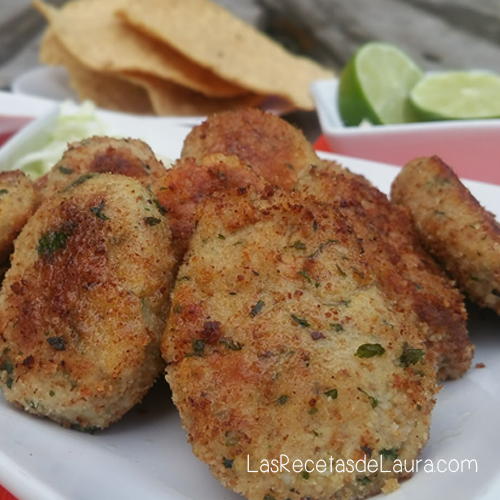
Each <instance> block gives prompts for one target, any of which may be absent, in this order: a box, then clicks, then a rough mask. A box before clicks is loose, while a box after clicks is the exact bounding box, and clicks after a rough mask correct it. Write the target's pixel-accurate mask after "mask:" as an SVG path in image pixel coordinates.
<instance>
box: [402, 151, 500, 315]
mask: <svg viewBox="0 0 500 500" xmlns="http://www.w3.org/2000/svg"><path fill="white" fill-rule="evenodd" d="M392 200H393V201H394V203H396V204H398V205H402V206H405V207H407V208H408V210H409V211H410V213H411V217H412V219H413V221H414V223H415V226H416V228H417V230H418V232H419V234H420V236H421V238H422V241H423V243H424V245H425V246H426V248H427V249H428V250H429V252H430V253H431V254H432V255H434V256H435V257H436V259H438V261H439V262H440V263H441V265H442V266H443V267H444V268H445V269H446V270H447V271H448V272H449V274H450V276H451V277H452V278H453V279H454V280H456V282H457V283H458V285H459V287H460V288H461V290H462V291H463V292H464V293H465V294H467V295H468V296H469V298H470V299H471V300H472V301H474V302H476V303H477V304H478V305H480V306H481V307H490V308H492V309H494V310H495V311H496V312H497V313H498V314H500V226H499V225H498V223H497V221H496V220H495V217H494V216H493V215H492V214H491V213H489V212H488V211H487V210H485V209H484V208H483V207H482V206H481V205H480V204H479V202H478V201H477V200H476V199H475V198H474V197H473V196H472V195H471V193H470V192H469V190H468V189H467V188H466V187H465V186H464V185H463V184H462V183H461V182H460V179H459V178H458V177H457V176H456V174H455V173H454V172H453V170H452V169H451V168H450V167H449V166H448V165H446V164H445V163H444V162H443V161H442V160H441V159H440V158H438V157H437V156H433V157H430V158H417V159H415V160H413V161H411V162H410V163H408V164H407V165H406V166H405V167H404V168H403V169H402V170H401V172H400V173H399V175H398V176H397V177H396V179H395V180H394V183H393V186H392Z"/></svg>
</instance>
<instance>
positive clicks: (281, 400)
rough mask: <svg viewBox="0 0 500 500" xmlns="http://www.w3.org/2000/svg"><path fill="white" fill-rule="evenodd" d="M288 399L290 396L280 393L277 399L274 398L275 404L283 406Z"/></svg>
mask: <svg viewBox="0 0 500 500" xmlns="http://www.w3.org/2000/svg"><path fill="white" fill-rule="evenodd" d="M289 399H290V396H287V395H286V394H282V395H281V396H280V397H279V398H278V399H277V400H276V405H277V406H283V405H284V404H286V403H288V400H289Z"/></svg>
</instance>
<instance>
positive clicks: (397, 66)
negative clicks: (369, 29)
mask: <svg viewBox="0 0 500 500" xmlns="http://www.w3.org/2000/svg"><path fill="white" fill-rule="evenodd" d="M420 78H422V71H421V70H420V68H419V67H418V66H417V65H416V64H415V63H414V62H413V61H412V60H411V59H410V58H409V57H408V56H407V55H406V54H404V53H403V52H401V50H399V49H398V48H396V47H394V46H393V45H390V44H387V43H380V42H370V43H367V44H365V45H363V46H362V47H361V48H360V49H358V51H357V52H356V53H355V54H354V56H353V57H352V59H351V60H350V61H349V63H348V64H347V66H346V67H345V68H344V70H343V71H342V74H341V75H340V84H339V95H338V105H339V111H340V115H341V116H342V120H343V121H344V123H345V124H346V125H359V124H360V123H361V122H362V121H363V120H369V121H370V122H372V123H374V124H390V123H407V122H411V121H415V119H416V117H415V115H414V112H413V108H412V107H411V105H410V103H409V93H410V90H411V89H412V88H413V87H414V85H415V84H416V83H417V82H418V81H419V80H420Z"/></svg>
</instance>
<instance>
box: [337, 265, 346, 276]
mask: <svg viewBox="0 0 500 500" xmlns="http://www.w3.org/2000/svg"><path fill="white" fill-rule="evenodd" d="M336 266H337V271H338V272H339V274H340V276H342V277H344V278H345V277H346V276H347V274H346V273H345V271H344V270H343V269H342V268H341V267H340V266H339V265H338V264H336Z"/></svg>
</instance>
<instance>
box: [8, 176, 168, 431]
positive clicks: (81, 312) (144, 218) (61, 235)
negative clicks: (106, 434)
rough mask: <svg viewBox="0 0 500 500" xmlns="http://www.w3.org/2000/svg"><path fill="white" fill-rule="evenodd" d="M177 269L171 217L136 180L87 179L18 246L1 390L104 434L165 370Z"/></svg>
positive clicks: (51, 204) (54, 203) (53, 203)
mask: <svg viewBox="0 0 500 500" xmlns="http://www.w3.org/2000/svg"><path fill="white" fill-rule="evenodd" d="M173 266H174V259H173V256H172V252H171V249H170V230H169V227H168V221H167V219H166V218H165V217H164V216H163V215H162V214H161V213H160V211H159V210H158V208H157V207H156V205H155V203H154V201H153V200H152V198H151V197H150V195H149V192H148V191H147V190H146V188H144V187H143V186H141V184H139V182H138V181H136V180H135V179H130V178H127V177H124V176H121V175H110V174H95V175H94V176H93V177H91V178H86V177H80V178H79V179H78V180H77V181H76V183H75V184H74V185H73V186H72V187H70V188H68V189H67V190H66V192H65V193H62V194H59V195H54V196H53V197H51V198H49V199H48V200H46V201H45V202H44V203H42V205H41V206H40V208H39V209H38V210H37V212H36V213H35V214H34V215H33V216H32V217H31V219H30V220H29V221H28V223H27V224H26V226H25V227H24V228H23V230H22V232H21V234H20V235H19V237H18V238H17V240H16V242H15V251H14V254H13V258H12V267H11V268H10V270H9V271H8V272H7V274H6V277H5V280H4V285H3V288H2V292H1V294H0V386H1V388H2V391H3V393H4V395H5V398H6V399H7V400H8V401H11V402H13V403H15V404H16V405H18V406H20V407H22V408H24V409H25V410H26V411H28V412H30V413H33V414H36V415H41V416H48V417H50V418H51V419H53V420H55V421H57V422H61V423H63V424H64V425H71V426H76V427H78V428H88V427H100V428H103V427H106V426H107V425H109V424H110V423H112V422H114V421H116V420H118V419H119V418H120V417H121V416H122V415H123V414H124V413H125V412H126V411H127V410H129V409H130V408H131V407H132V406H133V405H134V404H136V403H137V402H138V401H139V400H140V399H141V398H142V396H143V395H144V394H145V393H146V391H147V390H148V389H149V388H150V387H151V385H152V384H153V382H154V380H155V378H156V377H157V375H158V373H159V372H160V371H161V369H162V366H163V364H162V361H161V356H160V336H161V334H162V332H163V329H164V327H165V316H166V308H167V307H168V297H169V291H170V288H169V287H170V284H171V282H172V268H173Z"/></svg>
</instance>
